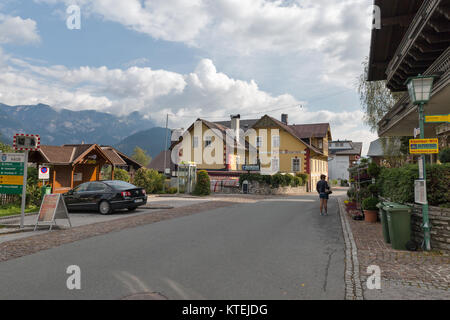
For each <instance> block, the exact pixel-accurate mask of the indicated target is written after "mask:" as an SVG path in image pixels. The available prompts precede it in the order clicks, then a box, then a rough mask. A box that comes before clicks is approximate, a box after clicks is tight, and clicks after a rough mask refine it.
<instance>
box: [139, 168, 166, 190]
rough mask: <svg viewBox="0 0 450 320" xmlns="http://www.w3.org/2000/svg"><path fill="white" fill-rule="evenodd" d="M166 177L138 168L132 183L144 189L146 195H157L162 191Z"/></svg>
mask: <svg viewBox="0 0 450 320" xmlns="http://www.w3.org/2000/svg"><path fill="white" fill-rule="evenodd" d="M165 180H166V177H165V176H164V175H163V174H160V173H158V171H156V170H153V169H146V168H140V169H139V170H138V171H136V175H135V177H134V180H133V183H134V184H135V185H136V186H138V187H141V188H144V189H145V191H146V192H147V193H158V192H161V191H162V189H163V183H164V181H165Z"/></svg>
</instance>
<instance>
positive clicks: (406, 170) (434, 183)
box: [377, 164, 450, 206]
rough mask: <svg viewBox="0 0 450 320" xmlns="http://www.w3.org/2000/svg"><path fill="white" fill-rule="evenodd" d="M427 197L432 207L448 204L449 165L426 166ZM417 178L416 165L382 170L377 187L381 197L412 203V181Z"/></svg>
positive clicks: (449, 191)
mask: <svg viewBox="0 0 450 320" xmlns="http://www.w3.org/2000/svg"><path fill="white" fill-rule="evenodd" d="M426 169H427V196H428V203H429V204H430V205H432V206H440V205H446V204H449V203H450V164H441V165H439V164H433V165H430V164H428V165H427V166H426ZM418 177H419V169H418V165H416V164H410V165H406V166H404V167H401V168H383V169H382V170H381V173H380V176H379V179H378V183H377V184H378V186H379V189H380V190H379V191H380V192H379V193H380V195H381V196H383V197H386V198H389V199H390V200H391V201H395V202H400V203H413V202H414V180H416V179H418Z"/></svg>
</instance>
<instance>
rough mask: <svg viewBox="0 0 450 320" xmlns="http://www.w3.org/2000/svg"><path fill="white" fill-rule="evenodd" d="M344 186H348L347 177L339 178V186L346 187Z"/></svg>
mask: <svg viewBox="0 0 450 320" xmlns="http://www.w3.org/2000/svg"><path fill="white" fill-rule="evenodd" d="M346 186H348V181H347V179H343V180H341V187H346Z"/></svg>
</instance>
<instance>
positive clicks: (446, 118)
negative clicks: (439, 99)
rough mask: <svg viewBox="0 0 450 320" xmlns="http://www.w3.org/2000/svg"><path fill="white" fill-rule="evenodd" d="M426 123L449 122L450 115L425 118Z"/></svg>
mask: <svg viewBox="0 0 450 320" xmlns="http://www.w3.org/2000/svg"><path fill="white" fill-rule="evenodd" d="M425 122H426V123H437V122H450V114H443V115H435V116H425Z"/></svg>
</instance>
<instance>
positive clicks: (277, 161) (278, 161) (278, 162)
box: [271, 158, 280, 171]
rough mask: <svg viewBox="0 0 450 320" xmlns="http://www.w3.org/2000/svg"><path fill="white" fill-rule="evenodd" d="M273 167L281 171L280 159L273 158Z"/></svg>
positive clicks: (274, 169)
mask: <svg viewBox="0 0 450 320" xmlns="http://www.w3.org/2000/svg"><path fill="white" fill-rule="evenodd" d="M271 167H272V171H280V159H278V158H272V161H271Z"/></svg>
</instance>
